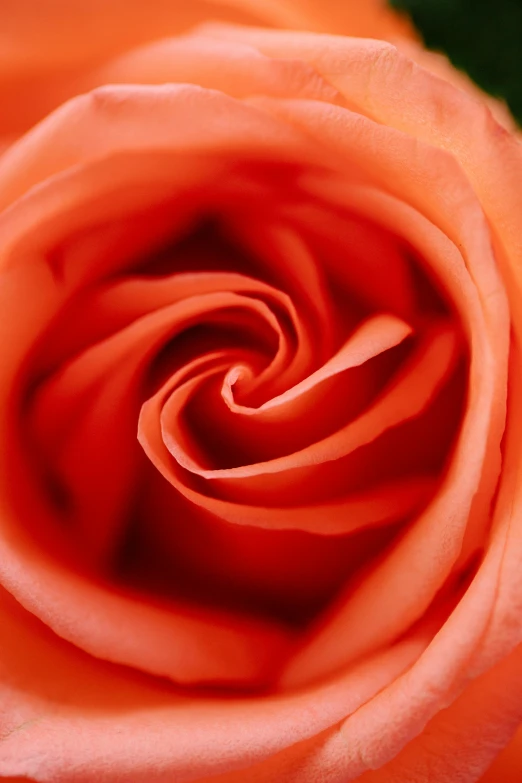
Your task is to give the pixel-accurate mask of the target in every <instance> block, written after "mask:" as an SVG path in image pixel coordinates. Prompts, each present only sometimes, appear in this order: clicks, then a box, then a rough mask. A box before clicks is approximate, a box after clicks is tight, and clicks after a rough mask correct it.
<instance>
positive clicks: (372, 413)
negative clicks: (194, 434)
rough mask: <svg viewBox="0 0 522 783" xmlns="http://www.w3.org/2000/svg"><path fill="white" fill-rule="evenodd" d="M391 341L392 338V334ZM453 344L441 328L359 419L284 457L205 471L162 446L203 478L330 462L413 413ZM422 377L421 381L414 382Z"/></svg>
mask: <svg viewBox="0 0 522 783" xmlns="http://www.w3.org/2000/svg"><path fill="white" fill-rule="evenodd" d="M392 339H393V338H392ZM456 356H457V346H456V341H455V337H454V335H453V334H452V333H451V331H449V332H448V331H444V330H441V333H440V334H436V335H435V336H434V337H433V339H432V340H431V341H430V342H428V343H427V347H426V348H425V347H424V346H422V348H421V349H420V350H419V352H418V354H416V355H415V356H414V358H413V359H412V360H411V362H410V363H409V366H407V368H404V370H403V371H402V372H401V373H400V377H399V378H398V379H397V380H396V381H394V382H393V383H392V384H391V385H390V389H389V390H385V391H384V393H383V395H382V399H381V400H380V402H379V404H375V405H374V406H373V407H371V408H370V409H369V411H368V412H367V413H365V414H362V415H361V416H360V417H359V419H357V420H356V421H354V422H352V423H351V424H348V425H346V427H344V428H342V429H340V430H339V431H338V432H336V433H334V434H333V435H331V436H329V437H328V438H325V439H324V440H323V441H319V442H318V443H314V444H312V445H310V446H309V447H307V448H305V449H302V450H301V451H299V452H294V453H293V454H289V455H287V456H284V457H280V458H276V459H273V460H270V461H269V462H259V463H256V464H254V465H244V466H241V467H238V468H228V469H226V468H224V469H217V470H212V469H204V468H202V467H200V466H199V465H198V464H197V463H196V462H195V461H193V460H192V459H191V458H190V457H189V456H188V455H187V454H185V453H184V452H183V450H182V449H180V448H179V447H178V445H177V443H176V441H175V439H174V438H173V437H172V436H171V435H170V433H169V434H168V436H166V435H165V433H164V437H165V441H166V444H167V447H168V449H169V451H170V452H171V454H172V455H173V456H174V457H175V459H176V460H177V461H178V462H179V464H180V465H181V466H182V467H184V468H185V469H187V470H190V471H191V472H192V473H194V474H196V475H199V476H202V477H204V478H207V479H216V480H226V479H239V480H241V479H243V478H246V477H250V476H257V475H265V474H272V473H281V472H282V471H287V470H291V469H293V468H298V467H306V466H309V465H317V464H318V463H319V462H329V461H332V460H335V459H338V458H339V457H342V456H344V455H345V454H347V453H349V452H351V451H354V450H355V449H357V448H360V447H361V446H363V445H365V444H366V443H369V442H371V441H372V440H374V439H375V438H378V437H379V435H381V434H382V433H383V432H384V431H385V430H387V429H388V428H389V427H394V426H396V425H397V424H399V423H400V422H402V421H404V420H406V419H408V418H411V417H414V416H416V415H418V414H419V413H420V412H421V411H422V410H423V409H424V408H425V406H426V405H427V404H428V403H429V401H430V400H431V398H432V397H433V396H434V394H435V392H436V390H437V389H438V388H440V386H441V384H442V383H443V382H444V381H445V380H446V378H447V377H448V375H449V373H450V372H451V369H452V367H453V362H454V361H455V360H456ZM419 379H421V381H422V382H420V381H419Z"/></svg>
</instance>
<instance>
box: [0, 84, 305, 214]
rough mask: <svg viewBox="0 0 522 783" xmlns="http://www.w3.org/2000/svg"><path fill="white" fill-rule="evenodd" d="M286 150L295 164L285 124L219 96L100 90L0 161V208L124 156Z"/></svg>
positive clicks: (158, 89) (189, 89) (192, 89)
mask: <svg viewBox="0 0 522 783" xmlns="http://www.w3.org/2000/svg"><path fill="white" fill-rule="evenodd" d="M73 128H74V131H73ZM280 145H282V147H280ZM290 146H291V147H292V157H293V158H294V159H295V157H296V156H297V155H298V153H299V151H300V150H302V148H303V144H302V142H301V141H300V140H299V139H298V138H297V137H296V134H295V133H293V132H292V131H291V129H290V128H288V126H287V125H285V124H283V123H281V122H277V121H275V120H273V119H271V118H270V117H268V116H267V115H266V114H265V113H264V112H260V111H258V110H257V109H255V108H253V107H249V106H246V105H245V104H244V103H242V102H240V101H235V100H233V99H231V98H229V97H227V96H226V95H224V94H223V93H219V92H215V91H209V90H204V89H202V88H200V87H197V86H191V85H178V84H172V85H162V86H151V87H141V86H124V85H122V86H109V87H102V88H99V89H98V90H94V91H93V92H91V93H89V94H88V95H84V96H80V97H78V98H75V99H73V100H71V101H69V102H68V103H66V104H64V105H63V106H62V107H60V109H58V110H57V111H56V112H54V113H53V114H52V115H50V116H49V117H48V118H46V119H45V120H44V121H43V122H42V123H40V124H39V125H37V126H36V127H35V128H34V129H33V130H31V131H30V132H29V133H28V134H26V135H25V136H24V137H23V138H22V139H20V141H18V142H17V143H15V144H14V145H13V146H12V147H10V148H9V149H8V150H7V152H6V153H5V154H4V155H3V156H2V157H1V158H0V181H1V189H0V204H1V205H2V207H5V206H7V205H8V204H9V203H10V202H12V201H13V200H14V199H16V198H17V197H19V196H20V195H22V194H23V193H24V192H26V191H27V190H28V189H29V188H31V187H33V186H34V185H37V184H39V183H40V182H41V181H42V180H45V179H46V178H48V177H51V176H55V175H57V174H58V173H60V172H62V171H65V170H67V169H70V168H71V167H73V166H77V165H79V164H82V163H86V162H88V161H93V160H94V159H100V158H102V159H103V158H107V157H108V156H109V155H111V154H112V155H115V154H119V155H121V154H122V153H123V152H124V151H129V150H130V151H133V152H134V153H138V152H139V151H141V152H149V153H150V152H153V151H154V150H157V151H162V150H163V151H165V150H171V151H174V150H178V151H179V150H180V149H183V150H184V151H185V152H188V151H189V150H190V151H195V150H199V151H202V150H209V149H211V150H212V151H213V152H214V153H216V154H217V153H219V152H225V153H226V152H230V151H233V152H234V154H235V155H236V156H237V155H238V153H240V152H241V153H242V154H244V155H245V156H246V155H248V153H251V154H252V153H257V154H258V155H259V154H260V153H261V151H262V150H263V148H264V149H269V148H270V149H271V152H272V155H273V154H274V153H275V152H276V149H277V147H280V149H281V151H283V150H284V149H285V148H286V149H288V147H290ZM22 161H23V165H21V163H22Z"/></svg>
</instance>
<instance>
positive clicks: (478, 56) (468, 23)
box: [361, 0, 522, 124]
mask: <svg viewBox="0 0 522 783" xmlns="http://www.w3.org/2000/svg"><path fill="white" fill-rule="evenodd" d="M361 2H364V0H361ZM389 2H390V5H392V6H393V7H395V8H398V9H400V10H402V11H406V12H407V13H408V14H409V15H410V17H411V18H412V19H413V22H414V24H415V26H416V27H417V29H418V30H420V32H421V33H422V35H423V37H424V40H425V42H426V45H427V46H428V48H430V49H435V50H438V51H442V52H445V53H446V54H447V55H448V57H449V58H450V60H451V61H452V62H453V63H454V65H456V66H457V67H458V68H461V69H462V70H464V71H467V72H468V74H469V75H470V76H471V78H472V79H474V80H475V81H476V82H477V84H479V85H480V86H481V87H482V88H483V89H484V90H486V91H487V92H489V93H491V94H492V95H496V96H500V97H502V98H504V100H505V101H506V103H507V104H508V106H509V107H510V109H511V112H512V113H513V114H514V116H515V117H516V119H517V120H518V122H519V123H520V124H522V0H389Z"/></svg>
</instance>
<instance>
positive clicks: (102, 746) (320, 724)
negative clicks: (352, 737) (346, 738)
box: [0, 593, 433, 783]
mask: <svg viewBox="0 0 522 783" xmlns="http://www.w3.org/2000/svg"><path fill="white" fill-rule="evenodd" d="M1 601H2V617H3V622H2V625H1V627H0V634H1V635H2V650H3V660H4V664H3V665H4V667H5V668H6V670H7V672H8V673H9V684H7V682H6V681H4V683H3V684H2V686H1V688H2V691H1V693H2V701H3V703H4V704H5V705H9V707H11V706H12V707H13V709H12V710H10V711H9V712H8V713H7V714H6V716H5V719H4V720H3V726H2V729H3V733H4V740H3V743H2V757H1V759H0V774H3V775H30V776H31V777H32V776H36V777H37V778H38V779H40V780H46V779H48V780H67V782H68V783H80V781H82V780H85V776H86V775H87V776H89V777H90V778H91V779H92V778H93V777H94V778H96V779H102V780H103V779H105V780H106V781H107V783H116V781H117V780H118V779H121V778H122V777H124V778H126V779H128V780H129V781H133V783H142V781H143V783H145V781H147V780H150V775H151V770H154V775H155V777H156V779H157V780H158V781H160V782H161V781H164V782H165V783H170V781H172V779H173V778H175V779H176V780H177V781H179V782H180V783H183V782H184V781H189V780H197V779H198V778H201V777H205V776H208V775H215V774H216V773H217V772H218V771H221V772H223V773H224V772H226V771H228V770H233V769H241V770H243V774H244V771H245V768H249V767H250V766H252V765H253V764H255V763H256V762H261V761H262V760H263V759H266V758H268V757H270V756H272V755H273V754H276V753H278V752H280V751H281V750H283V749H284V748H288V747H290V746H291V745H294V744H295V743H298V742H302V741H304V740H307V739H308V738H310V737H313V736H315V735H317V734H320V733H321V732H322V731H324V730H325V729H327V728H328V727H329V726H333V725H335V724H336V723H337V722H338V721H339V720H340V718H342V717H343V716H345V715H346V714H350V713H352V712H353V711H354V710H357V708H358V707H359V706H360V705H361V704H362V703H364V702H366V701H367V700H368V699H369V698H371V697H372V695H373V694H375V693H376V692H377V691H378V690H380V689H381V688H382V687H383V686H384V685H385V684H386V683H388V682H390V680H392V679H394V678H396V677H397V676H398V675H399V674H400V673H401V672H402V671H404V669H405V668H407V667H408V666H410V665H411V663H412V661H413V660H415V658H416V657H417V656H418V655H419V653H420V651H421V650H422V649H423V648H424V646H425V644H426V642H427V639H428V637H429V635H431V633H432V632H433V631H432V628H430V627H427V628H424V629H422V630H421V629H419V632H418V633H417V634H416V635H412V636H411V637H409V638H408V639H404V640H403V641H402V642H401V643H400V644H399V645H397V647H396V648H395V649H393V650H389V651H386V652H384V653H382V654H380V655H379V656H376V657H375V658H373V659H368V660H367V661H365V662H364V663H363V664H361V665H359V666H357V667H355V668H354V669H353V670H352V671H350V672H347V673H345V674H344V675H343V677H342V678H340V679H338V680H335V681H333V682H330V683H325V684H323V685H322V686H321V687H320V688H319V689H314V690H311V691H308V692H302V693H296V694H293V695H287V696H283V695H274V696H267V697H264V698H263V699H259V698H257V697H255V696H254V697H252V696H245V697H243V698H242V699H226V700H224V699H222V698H219V697H214V698H213V697H211V696H209V695H205V694H203V693H202V694H200V695H199V696H198V698H194V697H193V696H191V695H187V694H183V693H180V692H177V691H176V690H175V689H174V688H171V687H168V686H167V685H166V684H165V683H164V682H160V681H158V680H157V679H143V678H141V677H138V676H136V674H135V673H133V672H132V671H131V670H129V669H126V668H124V667H119V666H118V667H116V666H113V665H111V664H108V663H105V662H103V661H99V660H94V659H93V658H91V657H90V656H88V655H85V654H84V653H82V652H81V650H78V649H75V648H74V647H73V646H71V645H69V644H67V643H65V642H64V641H63V640H61V639H59V638H57V637H56V636H55V635H54V634H53V633H52V632H51V631H50V630H49V629H48V628H45V627H44V626H43V625H42V624H41V623H40V622H39V621H38V620H37V619H36V618H34V617H32V616H31V615H30V614H29V613H27V612H25V611H23V610H22V609H21V607H20V606H19V605H18V604H16V602H15V601H14V600H13V599H12V598H11V597H9V596H7V595H6V594H5V593H2V595H1ZM35 638H36V639H38V644H39V648H38V649H39V654H38V656H35V655H33V653H32V642H33V640H34V639H35ZM71 682H74V683H75V689H74V698H73V699H71V690H70V687H71ZM15 705H16V706H15ZM173 738H174V739H175V741H173ZM217 759H218V761H216V760H217ZM216 765H217V766H216Z"/></svg>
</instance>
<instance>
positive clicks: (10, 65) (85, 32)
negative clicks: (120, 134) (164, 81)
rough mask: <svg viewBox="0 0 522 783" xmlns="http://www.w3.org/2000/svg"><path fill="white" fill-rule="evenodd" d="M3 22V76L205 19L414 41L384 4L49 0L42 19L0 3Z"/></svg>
mask: <svg viewBox="0 0 522 783" xmlns="http://www.w3.org/2000/svg"><path fill="white" fill-rule="evenodd" d="M3 18H4V25H3V29H2V33H3V37H2V38H0V51H1V52H2V59H1V60H0V64H1V66H2V72H3V73H10V72H17V71H21V72H27V71H31V70H33V69H37V68H42V67H43V68H45V69H47V70H51V71H52V69H53V68H54V69H55V70H56V68H57V67H64V66H69V67H70V66H74V65H75V64H84V65H85V64H89V63H91V62H93V61H94V62H96V60H98V61H99V60H101V59H104V58H106V57H107V56H110V55H112V54H114V53H117V52H121V51H123V50H125V49H128V48H130V47H131V46H136V45H137V44H139V43H141V42H146V41H150V40H153V39H155V38H159V37H166V36H169V35H177V34H179V33H180V32H182V31H184V30H186V29H187V28H189V27H191V26H193V25H194V24H197V23H199V22H201V21H204V20H207V19H215V20H218V19H222V20H224V21H229V22H234V21H236V22H256V21H257V22H258V23H262V24H268V25H270V24H273V25H274V26H276V27H290V28H294V29H303V28H304V29H311V30H313V29H315V30H317V31H318V32H335V33H338V34H342V33H344V34H347V35H356V36H368V37H370V38H381V37H384V38H388V37H395V36H397V35H409V36H411V35H412V34H413V31H412V27H411V25H410V24H409V23H408V21H407V20H406V18H405V17H401V16H400V15H399V14H397V13H394V12H393V11H392V10H391V9H389V8H388V7H387V6H386V4H385V3H384V2H383V0H366V2H365V3H364V5H361V4H360V3H358V2H357V0H345V1H343V0H326V1H325V2H324V3H322V4H321V5H320V6H318V5H317V4H316V3H314V2H311V0H303V2H301V1H300V2H298V1H297V0H263V2H262V1H261V0H194V2H179V3H176V5H175V6H174V5H173V4H172V3H171V2H170V1H169V0H152V3H151V5H149V6H148V7H147V9H146V11H145V9H144V7H143V3H142V2H141V0H126V2H125V3H123V2H122V0H91V2H89V3H86V2H85V1H84V0H72V1H71V2H66V0H49V2H48V4H47V6H46V9H45V12H43V10H42V9H41V8H40V7H39V6H38V4H37V3H35V2H34V0H5V5H4V7H3ZM122 19H124V20H125V22H124V23H123V24H122V22H121V20H122Z"/></svg>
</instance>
